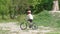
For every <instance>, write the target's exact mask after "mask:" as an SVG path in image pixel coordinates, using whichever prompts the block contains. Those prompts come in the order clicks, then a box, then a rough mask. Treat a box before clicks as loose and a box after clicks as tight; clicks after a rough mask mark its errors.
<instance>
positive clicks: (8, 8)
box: [0, 0, 60, 19]
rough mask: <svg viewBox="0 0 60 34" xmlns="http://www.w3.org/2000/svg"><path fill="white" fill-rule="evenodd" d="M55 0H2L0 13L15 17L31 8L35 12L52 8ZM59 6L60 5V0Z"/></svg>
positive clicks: (0, 0) (0, 1)
mask: <svg viewBox="0 0 60 34" xmlns="http://www.w3.org/2000/svg"><path fill="white" fill-rule="evenodd" d="M53 1H54V0H0V15H1V16H2V19H4V16H8V15H9V16H10V18H12V19H13V18H14V17H15V16H17V15H21V14H26V10H27V9H29V8H30V9H31V10H32V13H33V14H37V13H40V12H41V11H43V10H48V11H50V10H52V8H53ZM58 1H59V7H60V0H58Z"/></svg>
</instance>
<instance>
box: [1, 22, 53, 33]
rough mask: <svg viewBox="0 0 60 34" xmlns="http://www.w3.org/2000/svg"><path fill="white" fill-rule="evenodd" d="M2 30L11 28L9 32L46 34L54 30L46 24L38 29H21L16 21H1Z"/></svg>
mask: <svg viewBox="0 0 60 34" xmlns="http://www.w3.org/2000/svg"><path fill="white" fill-rule="evenodd" d="M0 30H9V33H8V34H45V33H47V32H51V31H52V29H51V28H50V27H44V26H40V27H39V29H37V30H31V29H28V30H21V29H20V27H19V26H18V25H17V24H16V23H14V22H9V23H0Z"/></svg>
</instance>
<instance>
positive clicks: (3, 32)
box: [0, 30, 9, 34]
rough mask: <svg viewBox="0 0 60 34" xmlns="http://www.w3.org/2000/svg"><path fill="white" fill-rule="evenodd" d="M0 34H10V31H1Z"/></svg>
mask: <svg viewBox="0 0 60 34" xmlns="http://www.w3.org/2000/svg"><path fill="white" fill-rule="evenodd" d="M0 34H9V30H0Z"/></svg>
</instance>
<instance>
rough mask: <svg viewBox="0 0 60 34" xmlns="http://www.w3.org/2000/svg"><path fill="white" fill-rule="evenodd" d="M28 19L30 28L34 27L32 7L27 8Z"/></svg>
mask: <svg viewBox="0 0 60 34" xmlns="http://www.w3.org/2000/svg"><path fill="white" fill-rule="evenodd" d="M27 20H28V22H29V23H30V26H29V28H31V27H32V24H31V23H32V21H33V15H32V14H31V10H30V9H28V10H27Z"/></svg>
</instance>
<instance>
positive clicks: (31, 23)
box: [29, 19, 32, 28]
mask: <svg viewBox="0 0 60 34" xmlns="http://www.w3.org/2000/svg"><path fill="white" fill-rule="evenodd" d="M29 22H30V23H29V24H30V25H29V28H31V27H32V19H30V20H29Z"/></svg>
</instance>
